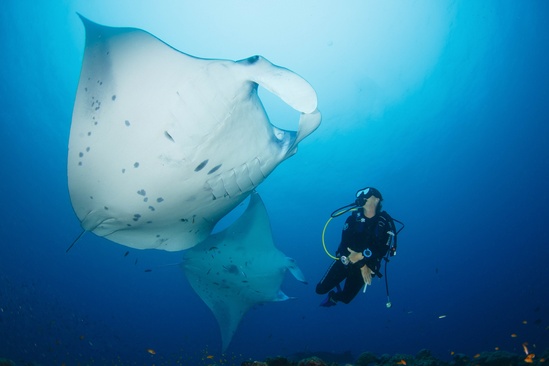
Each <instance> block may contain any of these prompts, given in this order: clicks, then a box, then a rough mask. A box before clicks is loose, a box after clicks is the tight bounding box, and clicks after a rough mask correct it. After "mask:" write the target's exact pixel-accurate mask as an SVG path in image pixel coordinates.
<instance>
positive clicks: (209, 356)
mask: <svg viewBox="0 0 549 366" xmlns="http://www.w3.org/2000/svg"><path fill="white" fill-rule="evenodd" d="M206 358H207V359H209V360H211V359H213V358H214V356H213V355H208V356H206Z"/></svg>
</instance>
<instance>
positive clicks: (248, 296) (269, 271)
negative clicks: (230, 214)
mask: <svg viewBox="0 0 549 366" xmlns="http://www.w3.org/2000/svg"><path fill="white" fill-rule="evenodd" d="M183 255H184V260H183V263H182V268H183V270H184V272H185V275H186V277H187V279H188V280H189V283H190V284H191V286H192V288H193V289H194V290H195V292H196V293H197V294H198V295H199V296H200V298H201V299H202V300H203V301H204V302H205V303H206V305H208V307H209V308H210V309H211V310H212V312H213V314H214V316H215V318H216V319H217V322H218V324H219V327H220V329H221V338H222V348H223V351H225V350H226V349H227V346H228V345H229V343H230V342H231V339H232V337H233V335H234V333H235V332H236V329H237V327H238V324H239V323H240V320H241V319H242V317H243V316H244V314H245V313H246V312H247V311H248V310H249V309H250V308H251V307H252V306H254V305H256V304H261V303H265V302H270V301H284V300H287V299H289V297H288V296H287V295H286V294H284V293H283V292H282V291H281V290H280V286H281V284H282V281H283V279H284V274H285V272H286V270H289V271H290V273H292V274H293V275H294V277H295V278H296V279H298V280H299V281H301V282H303V283H306V281H305V278H304V276H303V273H302V272H301V270H300V269H299V267H298V266H297V265H296V263H295V261H294V260H293V259H292V258H288V257H286V256H285V255H284V254H283V253H282V252H281V251H280V250H278V249H277V248H276V247H275V246H274V243H273V237H272V233H271V226H270V223H269V217H268V215H267V211H266V209H265V205H264V204H263V201H262V200H261V198H260V197H259V194H257V193H256V192H254V193H252V194H251V196H250V202H249V204H248V207H247V209H246V211H245V212H244V213H243V214H242V216H240V217H239V218H238V219H237V220H236V221H235V222H234V223H233V224H232V225H230V226H229V227H228V228H226V229H225V230H223V231H221V232H219V233H216V234H213V235H210V236H209V237H208V239H206V240H205V241H203V242H201V243H200V244H198V245H196V246H194V247H193V248H191V249H188V250H186V251H185V252H184V253H183Z"/></svg>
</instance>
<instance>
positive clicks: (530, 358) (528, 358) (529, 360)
mask: <svg viewBox="0 0 549 366" xmlns="http://www.w3.org/2000/svg"><path fill="white" fill-rule="evenodd" d="M534 357H536V355H535V354H533V353H530V354H529V355H526V358H524V362H526V363H534Z"/></svg>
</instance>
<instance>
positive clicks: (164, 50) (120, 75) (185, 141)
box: [67, 17, 321, 251]
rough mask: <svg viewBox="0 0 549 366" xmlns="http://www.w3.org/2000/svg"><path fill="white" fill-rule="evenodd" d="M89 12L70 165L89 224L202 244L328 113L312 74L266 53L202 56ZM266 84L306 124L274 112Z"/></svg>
mask: <svg viewBox="0 0 549 366" xmlns="http://www.w3.org/2000/svg"><path fill="white" fill-rule="evenodd" d="M81 18H82V21H83V23H84V26H85V30H86V43H85V50H84V56H83V61H82V70H81V74H80V80H79V83H78V89H77V93H76V99H75V102H74V109H73V116H72V124H71V130H70V138H69V149H68V162H67V175H68V186H69V193H70V198H71V202H72V206H73V208H74V211H75V213H76V215H77V216H78V219H79V220H80V221H81V225H82V227H83V229H84V230H85V231H91V232H93V233H95V234H96V235H99V236H102V237H105V238H107V239H109V240H111V241H113V242H116V243H119V244H122V245H125V246H128V247H132V248H138V249H163V250H167V251H178V250H184V249H188V248H191V247H193V246H194V245H196V244H197V243H199V242H201V241H202V240H204V239H206V238H207V237H208V235H209V234H210V233H211V231H212V229H213V227H214V226H215V224H216V223H217V222H218V221H219V220H220V219H221V218H222V217H223V216H224V215H226V214H227V213H228V212H229V211H231V210H232V209H233V208H234V207H236V206H237V205H238V204H239V203H240V202H242V201H243V200H244V199H245V198H246V197H247V196H248V195H249V194H250V192H251V191H252V190H253V189H255V188H256V187H257V186H258V185H259V184H261V182H263V180H265V178H266V177H267V176H268V175H269V174H270V173H271V172H272V171H273V170H274V169H275V168H276V167H277V166H278V164H280V163H281V162H282V161H283V160H285V159H287V158H288V157H290V156H292V155H293V154H295V153H296V151H297V145H298V143H299V142H300V141H301V140H303V139H304V138H305V137H307V136H308V135H309V134H311V133H312V132H313V131H314V130H315V129H316V128H317V127H318V126H319V124H320V120H321V116H320V113H319V112H318V110H317V97H316V93H315V91H314V89H313V88H312V87H311V85H310V84H309V83H308V82H307V81H305V80H304V79H303V78H301V77H300V76H298V75H297V74H295V73H293V72H292V71H290V70H288V69H286V68H283V67H280V66H276V65H274V64H272V63H271V62H269V61H268V60H266V59H265V58H263V57H261V56H252V57H249V58H246V59H243V60H240V61H231V60H217V59H203V58H198V57H194V56H190V55H188V54H185V53H183V52H180V51H178V50H176V49H174V48H172V47H170V46H169V45H167V44H166V43H164V42H162V41H161V40H160V39H158V38H156V37H155V36H153V35H151V34H150V33H148V32H146V31H144V30H141V29H136V28H114V27H107V26H103V25H99V24H96V23H94V22H92V21H90V20H87V19H86V18H84V17H81ZM258 86H261V87H263V88H265V89H266V90H268V91H270V92H272V93H273V94H275V95H277V96H278V97H280V98H281V99H282V100H283V101H284V102H285V103H287V104H288V105H289V106H291V107H292V108H294V109H295V110H297V111H299V112H300V119H299V127H298V130H297V131H286V130H282V129H279V128H277V127H275V126H274V125H272V124H271V123H270V121H269V118H268V116H267V113H266V111H265V109H264V108H263V105H262V103H261V100H260V99H259V97H258V94H257V90H258Z"/></svg>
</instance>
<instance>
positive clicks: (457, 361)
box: [241, 349, 549, 366]
mask: <svg viewBox="0 0 549 366" xmlns="http://www.w3.org/2000/svg"><path fill="white" fill-rule="evenodd" d="M452 358H453V359H452V360H451V361H449V362H447V361H443V360H439V359H437V358H436V357H434V356H433V355H432V353H431V351H429V350H426V349H422V350H421V351H419V352H418V353H417V354H416V355H415V356H413V355H407V354H394V355H387V354H384V355H381V356H377V355H376V354H375V353H372V352H364V353H362V354H361V355H360V356H358V358H357V359H356V361H355V363H353V364H351V363H344V364H342V363H337V362H325V361H324V360H322V359H321V358H319V357H316V356H311V357H307V358H304V359H302V360H300V361H290V360H288V359H286V358H284V357H276V358H269V359H266V360H265V362H258V361H253V362H252V361H247V362H243V363H242V364H241V366H395V365H406V366H503V365H505V366H522V365H544V364H545V362H546V361H547V360H549V350H546V351H544V352H542V353H540V354H539V355H538V356H537V357H535V356H533V355H530V357H528V356H525V355H524V354H521V355H518V354H515V353H510V352H506V351H501V350H498V351H493V352H481V353H479V354H477V355H475V356H473V357H469V356H467V355H464V354H461V353H456V354H453V355H452ZM547 362H549V361H547ZM548 364H549V363H548Z"/></svg>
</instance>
